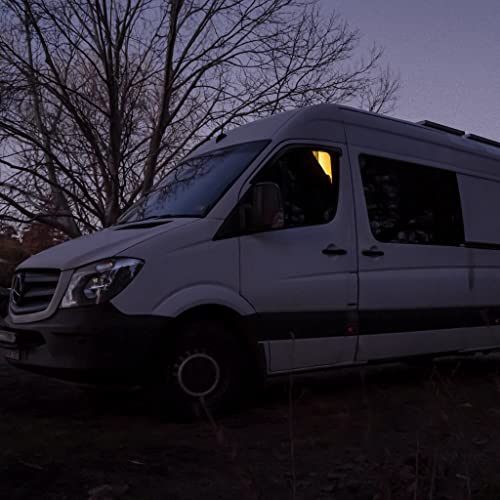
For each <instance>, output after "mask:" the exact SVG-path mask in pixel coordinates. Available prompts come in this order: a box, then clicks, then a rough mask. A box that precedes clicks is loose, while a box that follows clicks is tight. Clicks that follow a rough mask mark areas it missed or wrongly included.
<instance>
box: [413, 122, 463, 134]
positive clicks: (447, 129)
mask: <svg viewBox="0 0 500 500" xmlns="http://www.w3.org/2000/svg"><path fill="white" fill-rule="evenodd" d="M417 125H422V126H424V127H429V128H433V129H436V130H441V132H447V133H448V134H454V135H460V136H462V135H465V131H463V130H459V129H457V128H452V127H448V126H447V125H442V124H441V123H436V122H431V121H430V120H423V121H421V122H417Z"/></svg>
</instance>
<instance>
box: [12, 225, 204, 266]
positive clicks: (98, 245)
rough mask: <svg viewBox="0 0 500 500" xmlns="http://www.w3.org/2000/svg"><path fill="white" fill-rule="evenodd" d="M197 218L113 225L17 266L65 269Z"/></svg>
mask: <svg viewBox="0 0 500 500" xmlns="http://www.w3.org/2000/svg"><path fill="white" fill-rule="evenodd" d="M197 220H199V219H192V218H179V219H168V220H162V221H158V220H155V221H144V222H142V223H140V222H136V223H130V224H124V225H118V226H113V227H110V228H108V229H104V230H103V231H99V232H96V233H93V234H89V235H88V236H82V237H81V238H77V239H74V240H70V241H67V242H65V243H61V244H60V245H57V246H55V247H52V248H49V249H48V250H45V251H43V252H40V253H38V254H36V255H33V256H32V257H30V258H29V259H27V260H25V261H24V262H22V263H21V264H20V265H19V267H18V269H34V268H37V269H59V270H61V271H66V270H68V269H75V268H77V267H80V266H85V265H87V264H91V263H92V262H96V261H98V260H101V259H108V258H110V257H115V256H117V255H118V254H120V253H123V252H125V251H126V250H128V249H129V248H131V247H133V246H135V245H137V244H139V243H143V242H144V241H146V240H149V239H151V238H154V237H156V236H158V235H160V234H164V233H166V232H172V231H175V230H176V229H178V228H180V227H183V226H186V225H187V224H192V223H193V222H195V221H197Z"/></svg>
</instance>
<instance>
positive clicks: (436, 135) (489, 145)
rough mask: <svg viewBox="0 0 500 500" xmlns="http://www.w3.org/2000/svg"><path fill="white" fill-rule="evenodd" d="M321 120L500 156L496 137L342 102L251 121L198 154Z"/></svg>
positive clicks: (200, 149) (211, 142) (269, 136)
mask: <svg viewBox="0 0 500 500" xmlns="http://www.w3.org/2000/svg"><path fill="white" fill-rule="evenodd" d="M318 120H320V121H323V120H325V121H330V122H332V121H333V122H339V123H342V124H344V125H350V126H352V127H354V128H355V127H361V128H368V129H370V128H372V129H376V130H378V131H384V132H388V133H391V134H395V135H399V136H404V137H408V138H412V139H416V140H420V141H424V142H428V143H433V144H436V145H440V146H447V147H451V148H453V149H457V150H461V151H463V152H466V153H472V154H475V155H482V156H487V157H489V158H491V159H495V160H500V144H498V145H496V144H495V141H492V140H490V139H485V138H482V137H479V136H476V135H474V134H465V133H463V134H462V133H461V131H457V130H455V129H452V128H451V127H447V126H439V127H435V125H439V124H434V123H433V122H427V124H423V122H419V123H413V122H410V121H407V120H402V119H399V118H393V117H391V116H387V115H382V114H379V113H372V112H369V111H365V110H361V109H358V108H353V107H350V106H345V105H340V104H318V105H314V106H308V107H304V108H298V109H296V110H293V111H287V112H283V113H279V114H276V115H272V116H270V117H268V118H264V119H260V120H256V121H253V122H250V123H248V124H246V125H243V126H241V127H238V128H235V129H232V130H231V131H229V132H226V133H227V138H226V139H224V140H223V141H221V142H220V143H216V141H215V140H211V141H210V142H208V143H206V144H205V145H203V146H202V147H201V148H199V149H197V150H196V152H195V154H196V155H198V154H202V153H204V152H206V151H208V150H211V149H214V148H215V147H223V146H225V145H226V144H227V145H231V144H236V143H238V142H244V141H245V142H246V141H249V140H261V139H266V138H271V137H273V136H276V134H277V132H278V131H279V130H280V129H285V131H286V132H288V131H289V130H290V131H291V130H293V131H294V132H296V131H297V130H298V129H299V128H304V125H305V124H306V123H307V122H309V121H318ZM446 129H448V130H446Z"/></svg>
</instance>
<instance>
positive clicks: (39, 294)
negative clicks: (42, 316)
mask: <svg viewBox="0 0 500 500" xmlns="http://www.w3.org/2000/svg"><path fill="white" fill-rule="evenodd" d="M60 274H61V273H60V271H56V270H52V269H48V270H47V269H44V270H31V269H30V270H26V271H19V272H17V273H16V274H15V276H14V280H13V282H12V289H11V292H10V310H11V311H12V312H13V313H14V314H33V313H37V312H42V311H45V310H46V309H47V308H48V307H49V305H50V303H51V301H52V298H53V297H54V293H55V291H56V288H57V284H58V282H59V276H60Z"/></svg>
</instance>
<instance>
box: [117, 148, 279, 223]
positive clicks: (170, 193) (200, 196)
mask: <svg viewBox="0 0 500 500" xmlns="http://www.w3.org/2000/svg"><path fill="white" fill-rule="evenodd" d="M268 142H269V141H258V142H248V143H245V144H238V145H236V146H231V147H228V148H222V149H218V150H216V151H212V152H210V153H208V154H205V155H202V156H197V157H194V158H190V159H189V160H186V161H184V162H183V163H180V164H179V165H178V166H176V167H174V168H173V169H172V170H171V171H170V172H169V173H168V174H167V176H166V177H165V178H164V179H163V180H162V181H161V182H160V183H159V184H158V186H157V187H156V188H155V189H154V190H153V191H151V192H150V193H149V194H147V195H146V196H145V197H144V198H142V199H141V200H139V201H138V202H137V203H135V204H134V205H133V206H132V207H131V208H130V209H129V210H127V211H126V212H125V213H124V214H123V216H122V217H121V218H120V220H119V224H123V223H129V222H136V221H141V220H145V219H155V218H162V217H204V216H205V215H207V213H208V212H209V211H210V209H211V208H212V207H213V206H214V205H215V203H217V201H218V200H219V199H220V197H221V196H222V195H223V194H224V193H225V192H226V191H227V190H228V189H229V188H230V187H231V185H232V184H233V183H234V182H235V181H236V179H237V178H238V177H239V176H240V175H241V174H242V173H243V171H244V170H245V169H246V168H247V167H248V165H250V163H251V162H252V161H253V160H254V159H255V158H256V156H257V155H258V154H259V153H260V152H261V151H262V150H263V149H264V147H265V146H266V145H267V144H268Z"/></svg>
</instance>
